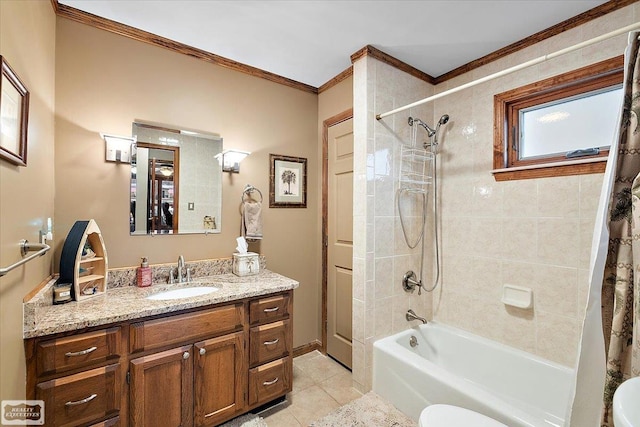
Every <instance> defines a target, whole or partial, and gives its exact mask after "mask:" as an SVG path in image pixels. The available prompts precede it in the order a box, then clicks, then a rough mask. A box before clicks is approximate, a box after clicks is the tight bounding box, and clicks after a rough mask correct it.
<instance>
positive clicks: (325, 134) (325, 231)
mask: <svg viewBox="0 0 640 427" xmlns="http://www.w3.org/2000/svg"><path fill="white" fill-rule="evenodd" d="M352 118H353V108H349V109H348V110H345V111H343V112H342V113H338V114H336V115H335V116H331V117H329V118H328V119H326V120H325V121H323V122H322V337H321V340H322V342H321V348H320V351H321V352H322V353H323V354H327V251H328V244H329V237H328V236H329V223H328V221H329V217H328V214H329V128H330V127H331V126H335V125H337V124H340V123H342V122H344V121H347V120H349V119H352Z"/></svg>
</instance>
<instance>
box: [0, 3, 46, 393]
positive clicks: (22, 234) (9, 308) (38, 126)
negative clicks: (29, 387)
mask: <svg viewBox="0 0 640 427" xmlns="http://www.w3.org/2000/svg"><path fill="white" fill-rule="evenodd" d="M54 53H55V15H54V13H53V9H52V8H51V4H50V3H49V2H45V1H19V0H16V1H6V0H3V1H0V55H2V56H3V57H5V59H6V60H7V61H8V62H9V64H10V65H11V67H12V68H13V70H14V71H15V72H16V73H17V74H18V76H19V77H20V79H21V80H22V81H23V82H24V84H25V85H26V86H27V89H29V92H30V105H29V129H28V151H27V167H17V166H13V165H12V164H10V163H8V162H6V161H4V160H0V265H1V266H2V267H6V266H8V265H10V264H13V263H14V262H16V261H18V260H20V259H21V257H20V251H19V249H18V242H19V241H20V240H21V239H27V240H29V241H30V242H34V243H36V242H38V238H39V236H38V232H39V230H40V229H41V228H42V225H43V224H46V218H48V217H53V195H54V172H53V167H54V163H53V157H54V148H53V145H54V143H53V129H54V117H53V111H54V94H55V92H54V89H55V82H54V77H55V75H54V71H55V55H54ZM50 273H51V255H49V254H47V255H45V256H44V257H39V258H37V259H35V260H33V261H31V262H29V263H28V264H26V265H25V266H23V267H19V268H18V269H16V270H13V271H12V272H10V273H9V274H7V275H6V276H4V277H2V278H0V349H1V350H0V399H22V398H24V390H25V389H24V386H25V360H24V350H23V346H22V298H23V297H24V296H25V294H27V293H28V292H29V291H30V290H31V289H32V288H33V287H35V286H36V285H37V284H38V283H40V282H41V281H42V280H43V279H45V278H46V277H48V276H49V274H50Z"/></svg>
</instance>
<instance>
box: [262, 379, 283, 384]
mask: <svg viewBox="0 0 640 427" xmlns="http://www.w3.org/2000/svg"><path fill="white" fill-rule="evenodd" d="M279 379H280V378H278V377H275V378H274V379H272V380H271V381H265V382H263V383H262V385H274V384H275V383H277V382H278V380H279Z"/></svg>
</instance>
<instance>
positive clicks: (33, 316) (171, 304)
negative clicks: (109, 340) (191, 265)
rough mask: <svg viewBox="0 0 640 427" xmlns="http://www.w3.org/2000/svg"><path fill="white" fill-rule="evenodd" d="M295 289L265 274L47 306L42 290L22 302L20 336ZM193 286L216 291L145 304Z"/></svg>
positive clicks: (119, 291) (132, 289)
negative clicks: (212, 287) (22, 323)
mask: <svg viewBox="0 0 640 427" xmlns="http://www.w3.org/2000/svg"><path fill="white" fill-rule="evenodd" d="M53 282H54V281H51V282H50V283H48V284H47V285H46V286H45V290H46V289H47V288H48V287H50V286H53ZM298 285H299V283H298V282H297V281H295V280H293V279H289V278H288V277H285V276H282V275H280V274H277V273H274V272H272V271H269V270H261V271H260V273H259V274H257V275H255V276H244V277H239V276H236V275H234V274H218V275H213V276H206V277H197V278H194V279H193V280H192V282H191V283H181V284H174V285H166V284H157V285H152V286H149V287H146V288H138V287H136V286H125V287H119V288H109V289H107V292H105V294H104V295H98V296H95V297H94V298H90V299H88V300H84V301H81V302H76V301H72V302H70V303H67V304H61V305H51V302H50V301H43V300H44V298H43V295H46V291H45V290H43V291H41V292H39V293H38V294H36V296H34V297H33V298H32V299H31V300H29V301H27V302H25V303H24V329H23V337H24V338H25V339H26V338H34V337H39V336H44V335H50V334H55V333H58V332H65V331H73V330H77V329H82V328H88V327H92V326H100V325H107V324H110V323H117V322H122V321H126V320H135V319H140V318H143V317H148V316H154V315H158V314H165V313H172V312H177V311H181V310H186V309H190V308H195V307H204V306H207V305H213V304H219V303H224V302H230V301H235V300H240V299H243V298H250V297H256V296H262V295H268V294H272V293H276V292H282V291H287V290H291V289H295V288H297V287H298ZM194 286H215V287H217V288H219V290H217V291H215V292H212V293H209V294H205V295H201V296H195V297H189V298H180V299H174V300H149V299H146V297H148V296H149V295H152V294H155V293H158V292H164V291H167V290H173V289H178V288H185V287H194Z"/></svg>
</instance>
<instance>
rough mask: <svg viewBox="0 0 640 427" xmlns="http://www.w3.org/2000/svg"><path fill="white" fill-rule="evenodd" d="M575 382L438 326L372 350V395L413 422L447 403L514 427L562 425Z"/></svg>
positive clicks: (539, 361)
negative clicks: (427, 409) (413, 340)
mask: <svg viewBox="0 0 640 427" xmlns="http://www.w3.org/2000/svg"><path fill="white" fill-rule="evenodd" d="M411 336H415V337H416V338H417V342H418V345H417V346H415V347H413V348H412V347H411V346H410V345H409V341H410V339H411ZM573 381H574V371H573V370H572V369H569V368H567V367H564V366H561V365H558V364H557V363H553V362H551V361H548V360H545V359H543V358H540V357H537V356H534V355H532V354H529V353H526V352H524V351H520V350H517V349H514V348H511V347H508V346H506V345H503V344H499V343H497V342H494V341H491V340H488V339H486V338H481V337H479V336H476V335H473V334H471V333H468V332H465V331H462V330H460V329H456V328H453V327H451V326H447V325H444V324H440V323H437V322H435V321H431V322H429V323H428V324H426V325H421V326H419V327H415V328H412V329H408V330H406V331H402V332H400V333H398V334H396V335H393V336H390V337H387V338H383V339H381V340H378V341H376V342H375V343H374V345H373V391H374V392H376V393H377V394H379V395H380V396H382V397H383V398H385V399H387V400H388V401H390V402H391V403H393V404H394V405H395V406H396V407H397V408H398V409H400V410H401V411H402V412H404V413H405V414H406V415H408V416H410V417H411V418H413V419H414V420H417V419H418V417H419V416H420V412H421V411H422V410H423V409H424V408H425V407H426V406H428V405H431V404H434V403H448V404H451V405H456V406H461V407H464V408H467V409H471V410H473V411H476V412H479V413H482V414H484V415H487V416H489V417H491V418H494V419H496V420H498V421H500V422H502V423H503V424H506V425H507V426H510V427H541V426H563V425H564V417H565V413H566V411H567V408H568V405H569V399H570V393H571V388H572V383H573Z"/></svg>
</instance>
